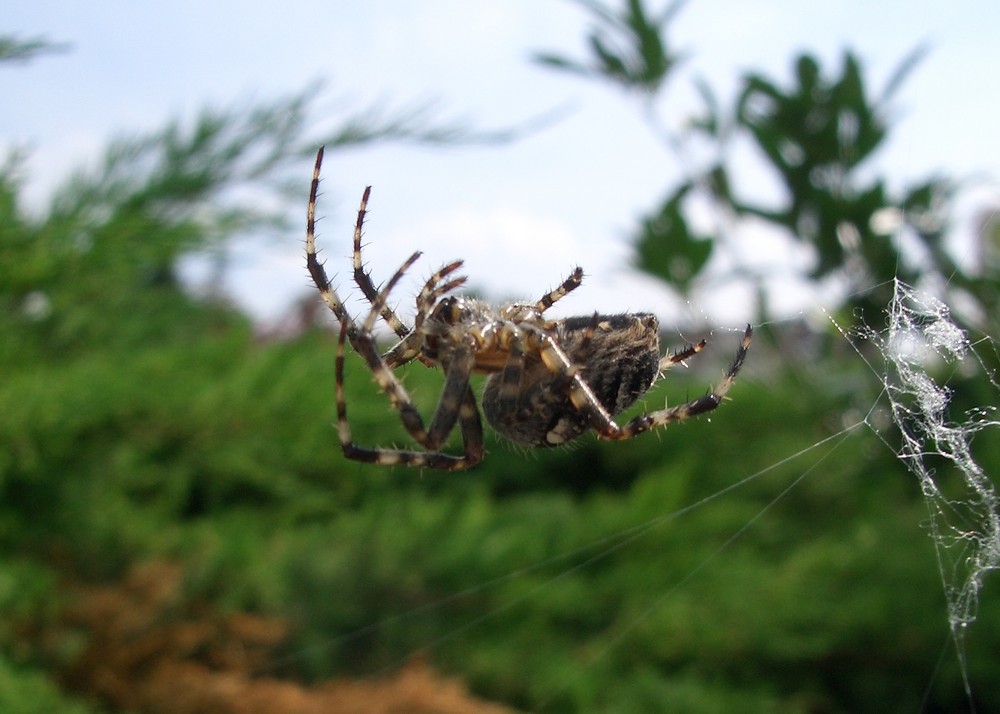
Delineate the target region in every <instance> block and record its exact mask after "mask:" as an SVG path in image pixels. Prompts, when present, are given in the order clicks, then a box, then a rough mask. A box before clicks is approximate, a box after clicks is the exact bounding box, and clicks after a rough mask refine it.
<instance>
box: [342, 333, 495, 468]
mask: <svg viewBox="0 0 1000 714" xmlns="http://www.w3.org/2000/svg"><path fill="white" fill-rule="evenodd" d="M346 338H347V329H346V327H345V326H344V325H343V324H341V328H340V337H339V339H338V341H337V358H336V363H335V371H336V393H337V435H338V438H339V439H340V446H341V450H342V451H343V452H344V456H345V457H346V458H348V459H352V460H354V461H363V462H366V463H371V464H381V465H384V466H392V465H405V466H416V467H426V468H431V469H436V470H439V471H462V470H464V469H468V468H471V467H472V466H475V465H476V464H478V463H479V462H480V461H482V459H483V425H482V422H481V420H480V417H479V410H478V409H477V408H476V400H475V397H474V396H473V394H472V389H471V388H470V387H469V384H468V380H467V379H466V381H465V384H464V393H462V394H460V395H459V400H460V401H459V402H458V403H457V405H452V406H450V407H449V408H450V409H451V411H452V413H453V414H455V415H456V418H457V420H458V424H459V429H460V431H461V434H462V443H463V454H462V455H461V456H454V455H452V454H445V453H442V452H439V451H412V450H407V449H369V448H365V447H362V446H358V445H357V444H355V443H354V441H353V440H352V437H351V427H350V424H349V423H348V421H347V400H346V397H345V390H344V343H345V342H346ZM369 354H370V353H369ZM375 354H376V356H377V352H376V353H375ZM366 359H367V357H366ZM369 366H370V362H369ZM470 368H471V365H470ZM389 374H390V375H391V374H392V373H391V372H389ZM377 375H378V372H376V380H377V381H378V377H377ZM380 384H381V382H380ZM400 389H401V390H402V387H401V386H400ZM402 394H403V395H404V396H405V395H406V393H405V390H404V391H402ZM446 396H447V398H448V399H449V400H454V399H455V390H452V391H450V392H449V391H448V389H447V388H446V390H445V393H444V394H442V399H441V403H442V404H444V402H445V397H446ZM407 400H408V397H407ZM390 401H392V395H391V393H390ZM442 404H439V406H438V411H439V412H440V411H441V408H442ZM410 407H412V405H410ZM413 413H414V414H416V410H415V409H414V410H413ZM400 414H401V416H402V415H403V414H404V411H403V410H400ZM416 419H417V420H418V421H419V420H420V416H419V414H416ZM438 421H439V418H438V415H437V413H436V414H435V419H434V421H433V422H432V425H431V433H433V432H434V430H435V424H437V423H438ZM403 424H404V426H407V430H410V427H409V425H408V424H407V419H406V417H405V416H403ZM454 424H455V418H452V419H451V425H452V426H454ZM420 425H421V426H420V428H421V430H422V428H423V423H422V421H421V422H420ZM438 428H440V426H439V427H438ZM449 431H450V428H449ZM410 433H411V434H412V433H413V432H412V430H410ZM446 435H447V434H446ZM418 440H419V439H418ZM425 440H426V437H425Z"/></svg>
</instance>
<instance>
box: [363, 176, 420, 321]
mask: <svg viewBox="0 0 1000 714" xmlns="http://www.w3.org/2000/svg"><path fill="white" fill-rule="evenodd" d="M371 190H372V187H371V186H367V187H366V188H365V192H364V194H362V196H361V206H360V207H359V208H358V220H357V221H356V222H355V224H354V257H353V264H354V282H355V283H356V284H357V286H358V287H359V288H361V292H362V293H363V294H364V296H365V299H366V300H368V302H369V303H370V304H372V305H374V304H375V301H376V300H377V299H378V294H379V292H378V289H377V288H376V287H375V283H374V282H373V281H372V276H371V273H369V272H368V271H366V270H365V266H364V262H363V261H362V259H361V235H362V232H363V230H364V225H365V216H366V215H367V214H368V197H369V196H370V195H371ZM379 312H380V314H381V315H382V319H383V320H385V324H387V325H388V326H389V328H390V329H391V330H392V331H393V332H395V333H396V335H398V336H399V337H400V338H403V337H406V336H407V335H408V334H410V328H409V327H407V326H406V325H405V324H404V323H403V321H402V320H400V319H399V317H397V316H396V313H395V312H394V311H393V309H392V308H391V307H389V305H388V304H386V303H383V304H382V306H381V308H380V309H379Z"/></svg>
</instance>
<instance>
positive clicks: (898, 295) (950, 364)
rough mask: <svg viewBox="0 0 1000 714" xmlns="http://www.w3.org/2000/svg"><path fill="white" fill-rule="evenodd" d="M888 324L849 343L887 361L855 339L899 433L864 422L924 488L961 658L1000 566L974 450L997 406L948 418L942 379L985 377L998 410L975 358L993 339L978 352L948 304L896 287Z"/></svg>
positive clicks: (876, 416) (992, 380)
mask: <svg viewBox="0 0 1000 714" xmlns="http://www.w3.org/2000/svg"><path fill="white" fill-rule="evenodd" d="M887 316H888V326H887V327H885V328H883V329H881V330H877V329H875V328H872V327H868V326H862V327H860V328H857V329H855V330H853V331H852V332H851V334H849V335H848V338H849V339H850V338H859V339H860V340H862V341H864V342H867V343H870V344H871V345H873V346H874V347H875V348H876V349H877V352H878V354H879V355H880V356H881V359H882V364H881V365H876V364H874V363H873V362H872V361H871V360H870V359H869V358H867V357H865V354H864V353H865V350H863V349H862V347H861V345H860V344H859V343H858V342H855V341H853V340H852V344H853V345H854V347H855V349H856V350H857V351H858V353H859V354H860V355H862V358H863V359H865V361H866V362H867V363H868V366H869V367H870V368H871V369H872V371H873V372H874V373H875V374H876V376H877V377H878V378H879V380H880V381H881V383H882V387H883V396H884V399H882V398H880V399H879V404H882V403H884V401H888V405H889V407H888V411H887V412H883V413H882V416H888V417H889V418H890V419H891V421H892V424H893V425H894V429H891V430H887V429H885V428H884V425H883V424H882V423H881V422H882V421H884V420H881V419H880V413H879V412H878V411H877V409H876V410H873V411H872V412H871V413H869V414H868V416H867V417H866V419H865V421H866V423H867V425H868V426H869V427H870V428H871V429H872V431H874V432H875V433H876V435H878V437H879V438H880V439H881V440H882V441H883V442H884V443H885V444H886V445H887V446H889V447H890V448H892V449H893V450H894V451H895V453H896V454H897V456H898V457H899V459H900V460H901V461H902V462H903V464H905V465H906V468H907V469H908V470H909V471H910V472H911V473H912V474H913V475H914V476H916V477H917V479H918V480H919V482H920V487H921V489H922V491H923V495H924V498H925V501H926V503H927V507H928V511H929V513H930V517H929V519H928V522H927V525H928V529H929V531H930V535H931V538H932V539H933V541H934V545H935V549H936V552H937V557H938V564H939V567H940V570H941V579H942V582H943V583H944V591H945V597H946V598H947V603H948V619H949V624H950V626H951V631H952V634H953V637H954V639H955V643H956V645H957V649H958V653H959V657H960V658H961V659H964V654H963V653H964V634H965V632H966V628H967V627H968V626H969V625H970V624H971V623H972V622H974V621H975V619H976V612H977V607H978V602H979V592H980V590H981V588H982V586H983V581H984V579H985V577H986V575H987V574H988V573H989V572H990V571H993V570H996V569H997V568H998V567H1000V512H998V503H1000V501H998V498H997V493H996V490H995V489H994V487H993V484H992V482H991V479H990V475H989V474H987V473H986V472H985V471H984V470H983V468H981V467H980V465H979V463H978V462H977V461H976V458H975V457H974V455H973V448H972V447H973V442H974V440H975V438H976V436H977V434H979V433H980V432H983V431H984V430H987V429H996V428H997V427H1000V421H998V420H997V418H996V410H997V407H996V406H994V405H993V404H989V405H985V406H979V407H974V408H971V409H965V410H964V411H963V412H962V413H961V414H959V415H957V416H956V415H955V414H952V413H951V412H950V410H949V405H950V404H951V402H952V397H953V396H954V393H953V390H952V389H951V388H949V387H948V386H946V383H945V382H944V380H945V379H946V378H947V377H949V376H952V375H963V376H966V375H974V376H976V377H983V378H984V379H983V384H985V385H986V387H987V389H988V390H989V393H990V395H991V397H990V399H989V401H990V402H993V403H996V402H997V401H1000V400H996V399H994V398H993V396H995V395H996V394H997V393H998V392H1000V383H998V380H997V375H996V373H995V372H993V371H991V368H989V367H988V366H987V363H986V362H985V361H984V360H983V359H982V357H981V356H980V354H979V353H978V352H977V348H978V347H981V346H986V347H990V348H993V343H992V342H991V341H990V340H989V338H987V339H986V340H984V341H982V342H979V343H972V342H971V341H970V340H969V338H968V336H967V334H966V332H965V331H963V330H962V329H960V328H959V327H958V326H956V324H955V323H954V322H953V321H952V319H951V316H950V311H949V308H948V306H947V305H945V304H944V303H943V302H941V301H940V300H938V299H937V298H935V297H932V296H930V295H927V294H925V293H922V292H920V291H918V290H916V289H914V288H913V287H911V286H909V285H906V284H905V283H903V282H900V281H898V280H897V281H896V282H895V284H894V290H893V298H892V302H891V303H890V305H889V307H888V309H887ZM994 356H995V349H994ZM889 434H892V435H891V436H890V435H889ZM897 440H898V443H896V442H897ZM891 442H892V443H891ZM963 665H964V662H963ZM963 669H964V666H963Z"/></svg>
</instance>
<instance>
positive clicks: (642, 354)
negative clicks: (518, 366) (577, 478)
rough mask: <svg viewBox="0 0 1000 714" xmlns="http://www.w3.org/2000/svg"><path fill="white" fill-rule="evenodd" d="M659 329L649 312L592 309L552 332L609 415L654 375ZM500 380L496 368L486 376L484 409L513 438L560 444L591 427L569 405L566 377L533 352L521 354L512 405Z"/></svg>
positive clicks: (503, 433) (646, 385) (649, 383)
mask: <svg viewBox="0 0 1000 714" xmlns="http://www.w3.org/2000/svg"><path fill="white" fill-rule="evenodd" d="M657 331H658V322H657V320H656V317H655V316H654V315H651V314H647V313H637V314H621V315H596V316H585V317H571V318H568V319H566V320H560V321H558V322H557V323H556V327H555V334H554V335H553V338H554V340H555V342H556V344H558V345H559V346H560V347H561V348H562V350H563V352H565V354H566V356H567V357H568V358H569V360H570V361H571V363H572V364H573V366H574V367H576V368H577V369H578V371H579V374H580V375H581V376H582V377H583V380H584V381H585V382H586V383H587V385H588V386H589V388H590V390H591V391H592V392H593V394H594V396H595V397H596V398H597V400H598V401H599V402H600V404H601V406H602V407H603V408H604V409H605V411H607V412H608V414H609V415H611V416H613V415H615V414H619V413H621V412H622V411H624V410H625V409H627V408H628V407H630V406H631V405H632V404H634V403H635V401H636V400H637V399H638V398H639V397H640V396H642V395H643V394H644V393H645V392H646V391H647V390H648V389H649V388H650V386H652V384H653V382H654V381H655V380H656V375H657V372H658V370H659V363H660V341H659V336H658V332H657ZM501 385H502V378H501V376H500V375H499V374H494V375H491V376H490V378H489V379H488V380H487V382H486V387H485V389H484V391H483V413H484V414H485V416H486V419H487V421H489V422H490V424H491V425H492V426H493V428H494V429H495V430H496V431H497V433H498V434H500V435H501V436H503V437H504V438H506V439H509V440H510V441H513V442H514V443H517V444H521V445H524V446H535V447H552V446H559V445H560V444H565V443H566V442H569V441H572V440H573V439H575V438H577V437H578V436H580V435H581V434H582V433H584V432H585V431H587V430H588V429H590V427H591V424H590V419H589V417H588V415H587V414H586V413H585V412H583V411H581V410H579V409H577V408H576V407H574V406H573V402H572V400H571V397H570V396H569V391H570V390H569V384H568V382H567V379H566V377H565V376H562V375H557V374H553V373H552V371H551V370H550V369H549V368H548V367H546V365H545V364H544V363H543V361H542V359H541V358H540V357H539V356H537V355H528V356H527V358H526V359H525V364H524V369H523V372H522V375H521V379H520V383H519V384H518V390H517V400H516V406H515V408H514V409H513V410H504V408H503V404H504V401H503V400H502V399H501V394H500V392H501Z"/></svg>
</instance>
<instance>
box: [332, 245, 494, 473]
mask: <svg viewBox="0 0 1000 714" xmlns="http://www.w3.org/2000/svg"><path fill="white" fill-rule="evenodd" d="M419 257H420V253H419V252H417V253H414V254H413V255H412V256H410V258H409V259H408V260H407V261H406V262H405V263H403V265H402V266H400V268H399V270H397V271H396V273H395V274H394V275H393V276H392V278H390V279H389V281H388V282H387V283H386V285H385V287H384V288H383V289H382V291H381V292H380V293H379V294H378V295H377V296H376V299H375V302H374V303H373V304H372V308H371V311H370V312H369V314H368V317H367V318H366V319H365V321H364V323H363V325H362V328H361V330H360V331H358V333H357V335H356V337H355V338H354V339H352V340H351V344H352V346H353V347H354V350H355V351H356V352H357V353H358V354H359V355H361V357H362V358H363V359H364V360H365V362H366V363H367V364H368V368H369V369H370V370H371V372H372V374H373V376H374V378H375V382H376V383H377V384H378V386H379V388H380V389H381V390H382V391H383V392H384V393H385V395H386V396H387V397H388V398H389V402H390V404H392V406H393V408H394V409H396V411H398V412H399V415H400V420H401V421H402V423H403V426H404V427H405V428H406V430H407V432H409V434H410V435H411V436H412V437H413V439H414V440H415V441H417V442H418V443H419V444H420V445H421V446H423V447H424V448H425V449H428V451H427V452H409V451H405V450H398V449H363V448H361V447H358V446H356V445H354V444H353V443H351V441H350V437H349V427H347V423H346V418H345V419H344V420H339V419H340V415H341V414H346V407H345V405H344V404H343V361H342V359H341V360H340V361H338V363H337V390H338V391H337V395H338V406H337V410H338V420H339V430H340V431H341V446H342V448H343V450H344V454H345V455H346V456H347V457H348V458H352V459H357V460H360V461H374V462H375V463H380V464H397V463H401V464H407V465H411V466H421V465H423V466H427V467H429V468H435V469H443V470H449V471H458V470H462V469H465V468H469V467H470V466H472V465H474V464H476V463H478V462H479V461H481V460H482V452H483V447H482V443H483V434H482V423H481V421H480V416H479V410H478V409H477V408H476V402H475V397H474V396H473V394H472V389H471V387H470V386H469V378H470V377H471V375H472V367H473V362H474V358H475V354H474V352H473V349H472V347H471V345H470V346H468V347H467V348H466V349H464V350H458V349H457V350H455V351H454V353H453V355H452V357H451V359H450V361H449V363H448V364H447V365H446V367H445V369H446V377H445V386H444V390H443V391H442V393H441V397H440V399H439V401H438V405H437V407H436V408H435V410H434V414H433V416H432V417H431V425H430V428H429V429H427V428H425V426H424V420H423V418H422V417H421V416H420V412H419V411H418V410H417V408H416V406H415V405H414V404H413V402H412V400H411V399H410V395H409V394H408V393H407V391H406V389H405V388H404V387H403V385H402V383H401V382H400V381H399V379H398V378H397V377H396V375H395V374H394V373H393V371H392V370H391V369H390V368H389V365H388V364H387V363H386V361H385V359H384V358H383V357H382V355H380V354H379V351H378V347H377V345H376V344H375V339H374V337H373V336H372V334H371V328H372V327H374V325H375V322H376V320H377V319H378V317H379V315H380V314H381V309H382V306H383V305H384V304H385V302H386V300H388V298H389V294H390V292H391V291H392V289H393V288H394V287H395V286H396V284H397V283H398V282H399V280H400V279H401V278H402V277H403V274H404V273H405V272H406V270H407V269H408V268H409V267H410V266H411V265H412V264H413V263H414V262H415V261H416V260H417V258H419ZM341 333H342V336H341V338H340V343H341V346H339V347H338V350H342V349H343V347H342V343H343V341H344V334H343V333H345V329H344V327H343V325H342V326H341ZM347 336H348V337H349V335H347ZM338 358H339V355H338ZM456 422H460V423H461V426H460V429H461V433H462V440H463V449H464V453H463V456H453V455H450V454H444V453H440V452H437V449H438V448H440V446H441V444H443V443H444V441H445V439H447V438H448V435H449V434H450V433H451V431H452V429H454V427H455V424H456ZM345 429H347V432H346V433H347V436H348V438H347V439H346V443H345V439H344V430H345Z"/></svg>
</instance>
